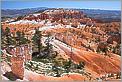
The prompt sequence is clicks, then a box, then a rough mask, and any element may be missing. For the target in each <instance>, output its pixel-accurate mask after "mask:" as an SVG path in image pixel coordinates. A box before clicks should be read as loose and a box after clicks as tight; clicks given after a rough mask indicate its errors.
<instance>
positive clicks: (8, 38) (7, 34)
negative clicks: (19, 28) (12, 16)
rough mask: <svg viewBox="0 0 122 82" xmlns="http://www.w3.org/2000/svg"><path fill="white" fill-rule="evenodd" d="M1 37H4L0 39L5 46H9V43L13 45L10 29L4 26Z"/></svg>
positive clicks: (13, 40)
mask: <svg viewBox="0 0 122 82" xmlns="http://www.w3.org/2000/svg"><path fill="white" fill-rule="evenodd" d="M2 36H3V37H2V38H4V39H3V40H4V41H2V42H3V44H5V46H6V47H9V46H10V45H15V39H14V37H13V36H12V34H11V32H10V29H9V28H8V27H6V29H5V31H3V30H2Z"/></svg>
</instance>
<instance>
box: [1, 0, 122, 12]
mask: <svg viewBox="0 0 122 82" xmlns="http://www.w3.org/2000/svg"><path fill="white" fill-rule="evenodd" d="M1 4H2V6H1V7H2V9H24V8H35V7H49V8H81V9H104V10H120V9H121V1H120V0H99V1H97V0H67V1H66V0H65V1H64V0H45V1H42V0H35V1H34V0H30V1H21V0H16V1H2V3H1Z"/></svg>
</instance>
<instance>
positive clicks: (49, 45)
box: [45, 33, 52, 56]
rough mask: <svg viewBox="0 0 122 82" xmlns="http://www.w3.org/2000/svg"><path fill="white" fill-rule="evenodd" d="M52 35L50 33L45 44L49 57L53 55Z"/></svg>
mask: <svg viewBox="0 0 122 82" xmlns="http://www.w3.org/2000/svg"><path fill="white" fill-rule="evenodd" d="M50 36H51V35H50V33H48V35H47V39H46V41H45V44H46V52H47V55H48V56H52V55H51V53H52V44H50V40H51V39H50Z"/></svg>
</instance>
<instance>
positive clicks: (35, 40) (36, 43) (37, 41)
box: [32, 29, 42, 53]
mask: <svg viewBox="0 0 122 82" xmlns="http://www.w3.org/2000/svg"><path fill="white" fill-rule="evenodd" d="M41 38H42V34H41V31H39V29H35V34H34V36H33V38H32V42H33V44H34V46H35V48H38V52H39V53H40V50H41V47H42V43H41Z"/></svg>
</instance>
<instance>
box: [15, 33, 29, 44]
mask: <svg viewBox="0 0 122 82" xmlns="http://www.w3.org/2000/svg"><path fill="white" fill-rule="evenodd" d="M16 41H17V44H16V45H18V46H19V45H22V44H27V43H29V42H30V41H29V40H28V39H27V38H25V34H24V32H20V31H17V32H16Z"/></svg>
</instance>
